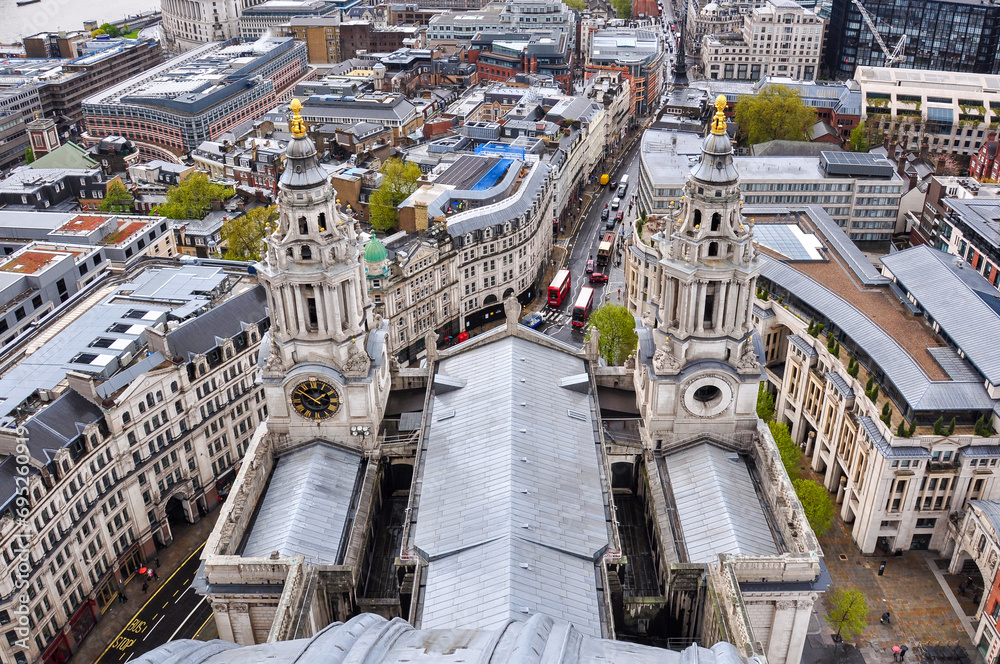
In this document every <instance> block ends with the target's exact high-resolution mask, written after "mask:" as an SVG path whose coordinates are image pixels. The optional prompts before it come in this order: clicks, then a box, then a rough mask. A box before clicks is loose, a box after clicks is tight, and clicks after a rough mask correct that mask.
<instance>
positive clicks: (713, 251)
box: [708, 221, 719, 256]
mask: <svg viewBox="0 0 1000 664" xmlns="http://www.w3.org/2000/svg"><path fill="white" fill-rule="evenodd" d="M713 223H714V221H713ZM708 255H709V256H718V255H719V243H718V242H709V243H708Z"/></svg>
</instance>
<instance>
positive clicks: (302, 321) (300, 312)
mask: <svg viewBox="0 0 1000 664" xmlns="http://www.w3.org/2000/svg"><path fill="white" fill-rule="evenodd" d="M289 288H291V291H292V297H293V298H294V299H295V318H296V320H298V322H299V332H300V333H302V332H305V331H306V330H308V329H309V327H308V325H307V324H306V301H305V300H306V298H305V293H303V292H302V289H301V288H300V287H299V286H298V285H297V284H295V285H292V286H290V287H289Z"/></svg>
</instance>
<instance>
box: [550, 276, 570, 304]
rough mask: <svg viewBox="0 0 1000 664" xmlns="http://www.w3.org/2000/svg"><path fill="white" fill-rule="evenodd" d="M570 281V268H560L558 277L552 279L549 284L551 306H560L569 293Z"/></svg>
mask: <svg viewBox="0 0 1000 664" xmlns="http://www.w3.org/2000/svg"><path fill="white" fill-rule="evenodd" d="M569 282H570V273H569V270H559V272H557V273H556V278H555V279H553V280H552V283H551V284H549V306H550V307H558V306H559V305H560V304H562V303H563V300H565V299H566V296H567V295H569Z"/></svg>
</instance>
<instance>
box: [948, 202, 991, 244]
mask: <svg viewBox="0 0 1000 664" xmlns="http://www.w3.org/2000/svg"><path fill="white" fill-rule="evenodd" d="M943 202H944V206H945V207H946V208H948V209H950V210H952V211H953V212H954V213H955V214H957V215H958V216H959V217H960V218H961V220H962V221H964V222H965V223H967V224H968V225H969V226H971V227H972V229H973V230H974V231H975V232H976V234H977V235H979V237H981V238H982V239H983V240H984V241H986V242H988V243H989V244H991V245H992V246H994V247H998V248H1000V199H998V198H992V199H990V198H987V199H985V200H976V199H974V198H972V199H970V198H946V199H944V201H943Z"/></svg>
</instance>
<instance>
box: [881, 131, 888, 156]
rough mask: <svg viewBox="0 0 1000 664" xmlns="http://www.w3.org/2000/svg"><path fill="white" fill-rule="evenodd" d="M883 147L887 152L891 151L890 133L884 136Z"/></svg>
mask: <svg viewBox="0 0 1000 664" xmlns="http://www.w3.org/2000/svg"><path fill="white" fill-rule="evenodd" d="M882 147H884V148H885V151H886V152H888V151H889V134H888V133H886V134H882Z"/></svg>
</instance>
